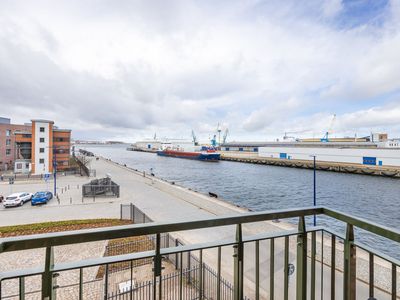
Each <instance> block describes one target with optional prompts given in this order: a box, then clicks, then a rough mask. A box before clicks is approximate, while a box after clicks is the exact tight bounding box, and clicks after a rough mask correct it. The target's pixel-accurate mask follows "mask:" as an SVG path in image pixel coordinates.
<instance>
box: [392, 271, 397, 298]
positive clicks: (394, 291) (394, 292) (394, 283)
mask: <svg viewBox="0 0 400 300" xmlns="http://www.w3.org/2000/svg"><path fill="white" fill-rule="evenodd" d="M396 295H397V266H396V265H395V264H392V300H396V298H397V296H396Z"/></svg>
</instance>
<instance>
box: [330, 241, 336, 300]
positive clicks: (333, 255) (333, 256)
mask: <svg viewBox="0 0 400 300" xmlns="http://www.w3.org/2000/svg"><path fill="white" fill-rule="evenodd" d="M331 241H332V243H331V300H333V299H335V292H336V291H335V279H336V278H335V272H336V236H334V235H333V234H332V235H331Z"/></svg>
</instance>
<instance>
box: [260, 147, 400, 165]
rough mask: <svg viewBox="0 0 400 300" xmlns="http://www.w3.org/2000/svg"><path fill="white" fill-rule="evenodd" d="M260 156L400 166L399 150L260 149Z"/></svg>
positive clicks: (358, 148)
mask: <svg viewBox="0 0 400 300" xmlns="http://www.w3.org/2000/svg"><path fill="white" fill-rule="evenodd" d="M258 156H259V157H263V158H279V159H285V160H313V159H314V156H315V157H316V160H317V161H324V162H335V163H350V164H361V165H374V166H376V165H377V166H400V151H399V149H394V148H393V149H390V148H375V149H373V148H360V147H357V148H327V147H325V148H324V147H303V148H301V147H260V148H259V151H258Z"/></svg>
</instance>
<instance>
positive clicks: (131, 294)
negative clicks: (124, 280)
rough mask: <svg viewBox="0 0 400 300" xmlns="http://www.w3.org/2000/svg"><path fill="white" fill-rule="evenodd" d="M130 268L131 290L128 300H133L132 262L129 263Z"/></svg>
mask: <svg viewBox="0 0 400 300" xmlns="http://www.w3.org/2000/svg"><path fill="white" fill-rule="evenodd" d="M130 268H131V290H130V291H129V299H130V300H132V298H133V261H132V260H131V261H130Z"/></svg>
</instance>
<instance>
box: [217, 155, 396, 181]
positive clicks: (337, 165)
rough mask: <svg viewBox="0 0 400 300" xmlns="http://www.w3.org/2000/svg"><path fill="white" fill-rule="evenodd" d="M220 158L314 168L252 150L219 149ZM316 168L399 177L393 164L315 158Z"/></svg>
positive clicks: (305, 163)
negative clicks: (240, 151)
mask: <svg viewBox="0 0 400 300" xmlns="http://www.w3.org/2000/svg"><path fill="white" fill-rule="evenodd" d="M221 160H226V161H233V162H241V163H250V164H260V165H270V166H280V167H289V168H302V169H313V168H314V163H313V161H310V160H299V159H280V158H267V157H259V156H258V154H257V153H253V152H248V153H232V151H230V152H228V153H227V152H225V151H221ZM316 169H317V170H321V171H332V172H340V173H351V174H360V175H372V176H384V177H394V178H400V168H399V167H394V166H393V167H392V166H372V165H361V164H352V163H341V162H326V161H318V160H317V161H316Z"/></svg>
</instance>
